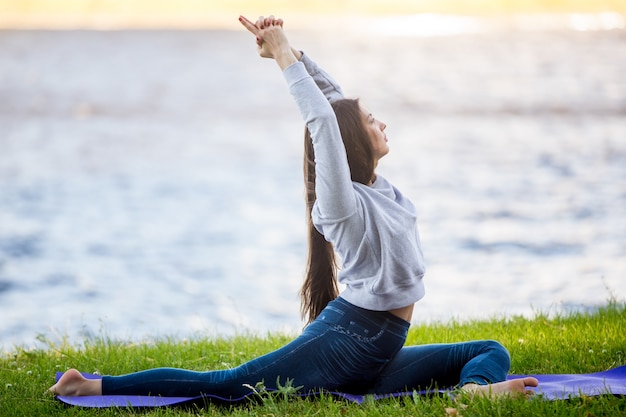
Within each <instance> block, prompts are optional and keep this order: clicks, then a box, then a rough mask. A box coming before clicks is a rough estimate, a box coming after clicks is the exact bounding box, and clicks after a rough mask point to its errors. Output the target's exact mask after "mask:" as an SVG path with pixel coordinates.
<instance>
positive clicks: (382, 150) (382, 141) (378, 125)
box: [361, 106, 389, 162]
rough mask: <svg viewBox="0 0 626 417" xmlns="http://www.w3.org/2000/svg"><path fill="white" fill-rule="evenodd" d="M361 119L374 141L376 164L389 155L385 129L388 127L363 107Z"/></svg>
mask: <svg viewBox="0 0 626 417" xmlns="http://www.w3.org/2000/svg"><path fill="white" fill-rule="evenodd" d="M361 119H362V120H363V123H364V125H365V130H367V133H368V134H369V137H370V140H371V141H372V150H373V151H374V159H375V162H378V160H379V159H380V158H382V157H383V156H385V155H387V154H388V153H389V145H387V135H386V134H385V129H386V128H387V125H386V124H384V123H383V122H381V121H380V120H378V119H376V118H375V117H374V116H372V113H370V112H369V111H368V110H367V109H366V108H365V107H363V106H361Z"/></svg>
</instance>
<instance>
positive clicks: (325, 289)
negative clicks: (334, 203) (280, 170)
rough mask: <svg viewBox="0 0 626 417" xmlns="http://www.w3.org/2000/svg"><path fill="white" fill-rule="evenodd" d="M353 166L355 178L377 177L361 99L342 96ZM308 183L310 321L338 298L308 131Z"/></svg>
mask: <svg viewBox="0 0 626 417" xmlns="http://www.w3.org/2000/svg"><path fill="white" fill-rule="evenodd" d="M332 107H333V110H334V111H335V115H336V117H337V122H338V124H339V131H340V132H341V139H342V140H343V143H344V147H345V149H346V155H347V157H348V165H349V166H350V176H351V178H352V181H354V182H360V183H362V184H369V183H370V181H371V180H372V178H373V176H374V167H375V165H374V156H373V155H374V153H373V150H372V143H371V141H370V139H369V136H368V133H367V130H366V129H365V126H364V124H363V120H362V116H361V109H360V106H359V101H358V100H353V99H341V100H338V101H335V102H333V103H332ZM304 185H305V192H306V195H305V198H306V210H307V220H308V236H309V251H308V259H307V265H306V272H305V278H304V283H303V284H302V288H301V290H300V297H301V313H302V317H303V318H305V319H306V320H307V322H308V323H310V322H312V321H313V320H315V319H316V318H317V316H318V315H319V314H320V313H321V312H322V310H323V309H324V307H326V305H327V304H328V303H329V302H330V301H332V300H334V299H335V298H337V296H338V295H339V288H338V286H337V269H338V266H337V261H336V258H335V251H334V249H333V246H332V244H331V243H330V242H328V241H326V239H325V238H324V236H323V235H322V234H321V233H320V232H318V230H317V229H316V228H315V226H314V225H313V219H312V218H311V210H312V209H313V204H314V203H315V200H316V195H315V154H314V151H313V143H312V141H311V134H310V132H309V130H308V129H305V133H304Z"/></svg>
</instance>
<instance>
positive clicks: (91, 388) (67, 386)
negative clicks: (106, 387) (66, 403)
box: [48, 369, 102, 397]
mask: <svg viewBox="0 0 626 417" xmlns="http://www.w3.org/2000/svg"><path fill="white" fill-rule="evenodd" d="M48 391H50V392H51V393H53V394H54V395H61V396H73V397H76V396H81V395H102V380H101V379H87V378H85V377H84V376H83V375H82V374H81V373H80V372H78V371H77V370H76V369H70V370H69V371H67V372H65V373H64V374H63V376H62V377H61V378H60V379H59V381H58V382H57V383H56V384H54V385H53V386H51V387H50V389H49V390H48Z"/></svg>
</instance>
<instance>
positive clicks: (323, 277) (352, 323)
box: [50, 16, 538, 398]
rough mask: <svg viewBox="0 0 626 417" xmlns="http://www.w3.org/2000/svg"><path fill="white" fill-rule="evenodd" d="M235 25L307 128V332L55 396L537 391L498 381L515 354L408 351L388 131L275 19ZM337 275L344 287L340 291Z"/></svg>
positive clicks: (407, 292)
mask: <svg viewBox="0 0 626 417" xmlns="http://www.w3.org/2000/svg"><path fill="white" fill-rule="evenodd" d="M239 20H240V22H241V23H242V24H243V26H244V27H245V28H246V29H247V30H248V31H250V32H251V33H252V34H253V35H255V37H256V42H257V46H258V52H259V54H260V55H261V56H262V57H265V58H272V59H274V60H275V61H276V63H277V64H278V66H279V67H280V69H281V71H282V74H283V76H284V78H285V80H286V82H287V85H288V88H289V92H290V93H291V95H292V96H293V99H294V100H295V103H296V105H297V107H298V109H299V110H300V113H301V114H302V117H303V119H304V122H305V124H306V131H305V163H304V179H305V185H306V200H307V212H308V213H309V214H308V216H309V219H308V220H309V257H308V261H307V262H308V264H307V270H306V277H305V282H304V284H303V287H302V291H301V295H302V312H303V315H305V316H306V318H308V322H309V324H308V325H307V327H306V328H305V329H304V330H303V332H302V334H301V335H300V336H298V337H297V338H296V339H295V340H293V341H292V342H290V343H289V344H287V345H286V346H284V347H282V348H280V349H278V350H276V351H274V352H271V353H268V354H266V355H264V356H261V357H259V358H256V359H253V360H251V361H249V362H247V363H244V364H242V365H240V366H238V367H236V368H233V369H227V370H217V371H208V372H197V371H189V370H183V369H172V368H157V369H150V370H145V371H140V372H136V373H132V374H128V375H123V376H103V377H102V379H96V380H87V379H85V378H84V377H83V376H82V375H81V374H80V373H79V372H78V371H76V370H69V371H67V372H66V373H65V374H64V375H63V376H62V377H61V378H60V380H59V381H58V383H57V384H55V385H54V386H52V387H51V388H50V391H52V392H53V393H54V394H57V395H64V396H74V395H115V394H118V395H121V394H126V395H155V396H176V397H189V396H198V395H202V394H210V395H216V396H220V397H223V398H240V397H242V396H245V395H247V394H250V392H251V391H250V388H249V386H255V385H256V384H257V383H259V382H263V383H264V385H265V387H266V388H267V389H268V390H273V389H277V388H278V384H280V385H285V383H286V381H287V380H288V379H289V380H291V381H292V384H293V385H292V386H294V387H299V386H301V387H302V388H301V392H303V393H308V392H314V391H321V390H329V391H330V390H333V391H343V392H351V393H359V394H366V393H376V394H383V393H391V392H398V391H405V390H411V391H412V390H415V389H427V388H431V387H435V386H437V387H439V388H444V387H457V388H460V389H462V390H464V391H467V392H469V393H485V394H498V393H508V392H520V393H525V392H526V387H527V386H536V385H537V383H538V382H537V380H536V379H534V378H522V379H516V380H510V381H506V380H505V379H506V376H507V373H508V371H509V367H510V357H509V354H508V352H507V351H506V349H505V348H504V347H503V346H502V345H500V344H499V343H497V342H494V341H472V342H466V343H455V344H434V345H418V346H406V347H403V345H404V342H405V339H406V336H407V332H408V329H409V322H410V320H411V317H412V314H413V305H414V303H415V302H417V301H418V300H419V299H421V298H422V297H423V295H424V287H423V283H422V277H423V275H424V261H423V256H422V249H421V243H420V239H419V235H418V231H417V216H416V211H415V207H414V206H413V204H412V203H411V202H410V201H409V200H408V199H407V198H406V197H405V196H404V195H402V194H401V193H400V191H398V190H397V189H396V188H395V187H394V186H393V185H392V184H391V183H390V182H389V181H387V180H386V179H385V178H383V177H382V176H381V175H378V174H376V173H375V169H376V166H377V163H378V161H379V159H380V158H382V157H383V156H385V155H386V154H387V153H388V152H389V147H388V145H387V136H386V134H385V128H386V125H385V124H384V123H383V122H381V121H380V120H378V119H376V118H375V117H374V116H373V115H372V114H371V113H370V112H369V111H367V110H366V109H365V107H363V106H362V104H361V103H360V102H359V101H358V100H351V99H345V98H344V97H343V94H342V91H341V88H340V87H339V86H338V85H337V83H336V82H335V81H334V80H333V79H332V78H331V77H330V76H329V75H328V74H327V73H326V72H324V71H323V70H322V69H321V68H319V67H318V66H317V65H316V64H315V63H314V62H313V61H312V60H311V59H310V58H309V57H308V56H307V55H304V54H303V53H301V52H300V51H298V50H296V49H294V48H292V47H291V46H290V44H289V42H288V40H287V37H286V35H285V32H284V30H283V22H282V20H281V19H275V18H274V17H273V16H271V17H269V18H263V17H260V18H259V19H258V20H257V21H256V22H255V23H253V22H251V21H249V20H247V19H246V18H244V17H240V18H239ZM355 65H356V63H355ZM335 252H336V253H337V254H338V255H339V259H341V260H342V266H341V269H339V270H338V268H337V267H336V265H335ZM337 279H338V280H339V282H341V283H342V284H344V285H345V290H343V292H342V293H341V294H338V287H337Z"/></svg>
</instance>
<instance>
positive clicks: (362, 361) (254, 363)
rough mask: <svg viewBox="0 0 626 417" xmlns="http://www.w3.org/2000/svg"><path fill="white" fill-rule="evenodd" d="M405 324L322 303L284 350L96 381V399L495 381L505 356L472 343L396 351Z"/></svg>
mask: <svg viewBox="0 0 626 417" xmlns="http://www.w3.org/2000/svg"><path fill="white" fill-rule="evenodd" d="M408 329H409V323H408V322H406V321H404V320H402V319H400V318H398V317H396V316H394V315H393V314H391V313H388V312H377V311H370V310H365V309H362V308H359V307H356V306H354V305H352V304H350V303H348V302H347V301H345V300H343V299H342V298H337V299H336V300H334V301H332V302H331V303H329V304H328V306H327V307H326V308H325V309H324V310H323V311H322V313H321V314H320V316H319V317H318V318H317V319H316V320H315V321H314V322H313V323H311V324H310V325H309V326H307V327H306V328H305V329H304V331H303V333H302V334H301V335H300V336H298V337H297V338H296V339H295V340H293V341H292V342H291V343H289V344H287V345H286V346H284V347H282V348H280V349H278V350H276V351H274V352H271V353H268V354H266V355H263V356H261V357H258V358H256V359H253V360H251V361H249V362H247V363H244V364H242V365H240V366H238V367H236V368H233V369H227V370H218V371H208V372H197V371H188V370H183V369H173V368H157V369H150V370H146V371H141V372H136V373H132V374H128V375H123V376H105V377H103V378H102V392H103V394H104V395H159V396H170V397H191V396H198V395H203V394H205V395H214V396H218V397H222V398H224V399H233V400H236V399H239V398H243V397H245V396H246V395H248V394H250V392H251V390H250V388H249V386H253V387H254V386H255V385H256V384H257V383H258V382H263V383H264V385H265V387H266V388H267V389H268V390H275V389H277V388H278V384H281V385H284V384H285V383H286V381H287V380H288V379H289V380H291V381H292V384H293V386H296V387H298V386H301V387H302V389H301V392H303V393H309V392H313V391H320V390H327V391H343V392H349V393H360V394H363V393H379V394H382V393H391V392H397V391H404V390H406V389H409V390H414V389H427V388H430V387H433V386H435V385H436V386H438V387H440V388H443V387H448V386H455V385H461V386H462V385H464V384H466V383H468V382H474V383H477V384H487V383H493V382H499V381H503V380H504V379H505V378H506V375H507V373H508V371H509V366H510V359H509V354H508V352H507V351H506V350H505V349H504V348H503V347H502V346H501V345H500V344H499V343H497V342H493V341H477V342H468V343H458V344H445V345H421V346H408V347H403V345H404V342H405V340H406V335H407V332H408Z"/></svg>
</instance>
